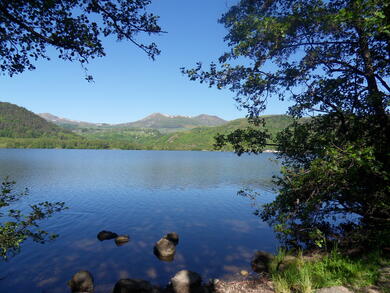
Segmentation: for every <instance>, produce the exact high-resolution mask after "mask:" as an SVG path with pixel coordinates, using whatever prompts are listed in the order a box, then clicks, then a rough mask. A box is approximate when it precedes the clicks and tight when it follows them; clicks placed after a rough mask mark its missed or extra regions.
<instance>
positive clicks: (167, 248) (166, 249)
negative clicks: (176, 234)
mask: <svg viewBox="0 0 390 293" xmlns="http://www.w3.org/2000/svg"><path fill="white" fill-rule="evenodd" d="M154 248H155V254H158V255H159V256H162V257H166V256H172V255H174V254H175V252H176V245H175V244H174V243H173V242H172V241H170V240H168V239H165V238H161V239H160V240H159V241H157V242H156V244H155V245H154Z"/></svg>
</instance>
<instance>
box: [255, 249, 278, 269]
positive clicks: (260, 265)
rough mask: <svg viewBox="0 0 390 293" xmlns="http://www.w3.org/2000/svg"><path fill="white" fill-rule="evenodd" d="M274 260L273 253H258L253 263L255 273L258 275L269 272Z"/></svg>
mask: <svg viewBox="0 0 390 293" xmlns="http://www.w3.org/2000/svg"><path fill="white" fill-rule="evenodd" d="M273 259H274V256H273V255H272V254H271V253H268V252H266V251H261V250H259V251H256V253H255V254H254V256H253V258H252V261H251V266H252V269H253V271H255V272H256V273H262V272H268V271H269V265H270V264H271V262H272V260H273Z"/></svg>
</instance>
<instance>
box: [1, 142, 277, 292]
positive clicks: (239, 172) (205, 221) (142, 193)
mask: <svg viewBox="0 0 390 293" xmlns="http://www.w3.org/2000/svg"><path fill="white" fill-rule="evenodd" d="M279 169H280V164H279V162H278V161H277V160H276V156H275V155H274V154H269V153H265V154H262V155H259V156H249V155H243V156H241V157H238V156H236V155H235V154H233V153H223V152H184V151H119V150H118V151H116V150H40V149H0V176H1V178H3V177H4V176H10V178H11V179H12V180H15V181H16V182H17V184H16V187H17V189H19V190H22V189H23V188H25V187H27V188H28V189H29V191H30V193H29V196H28V197H27V198H25V199H23V200H22V201H20V202H18V203H16V204H15V205H14V206H15V208H20V209H25V208H26V206H28V204H31V203H36V202H42V201H46V200H47V201H65V202H66V205H67V206H68V207H69V209H68V210H66V211H63V212H61V213H58V214H55V215H54V216H53V217H52V218H50V219H48V220H46V221H44V222H42V228H43V229H45V230H47V231H50V232H55V233H58V234H59V235H60V236H59V238H58V239H56V240H55V241H53V242H49V243H46V244H38V243H33V242H30V241H27V242H25V243H23V246H22V250H21V253H19V254H18V255H17V256H15V257H13V258H12V259H10V260H9V261H8V262H6V263H4V262H3V263H0V278H2V279H1V280H0V292H2V293H8V292H9V293H11V292H12V293H18V292H21V293H22V292H23V293H25V292H55V293H56V292H69V288H68V287H67V285H66V282H67V281H68V280H69V279H70V278H71V276H72V275H73V274H74V273H76V272H77V271H79V270H82V269H83V270H89V271H90V272H91V273H92V274H93V276H94V278H95V285H96V291H95V292H111V291H110V290H111V289H112V288H113V286H114V284H115V282H116V281H117V280H119V279H120V278H128V277H130V278H140V279H145V280H148V281H151V282H152V283H153V284H157V285H166V284H167V283H168V281H169V279H170V278H171V277H173V276H174V275H175V273H176V272H177V271H179V270H181V269H189V270H192V271H195V272H198V273H199V274H201V275H202V278H203V280H205V281H207V280H208V279H210V278H230V277H232V276H237V275H238V273H239V271H240V270H241V269H245V270H248V271H250V259H251V257H252V255H253V253H254V252H255V250H266V251H269V252H275V250H276V248H277V246H278V242H277V240H276V238H275V235H274V233H273V232H272V230H271V229H270V228H269V227H268V225H267V224H266V223H263V222H262V221H261V220H260V219H259V218H258V217H256V216H255V215H253V212H254V209H255V208H254V207H253V205H252V202H251V201H250V200H249V199H247V198H243V197H241V196H238V195H237V191H239V190H240V189H242V188H251V189H254V190H256V191H258V192H260V195H261V197H259V199H258V202H259V203H262V202H267V201H270V200H272V199H273V197H274V192H273V185H272V182H271V179H272V176H273V175H277V174H278V172H279ZM101 230H109V231H113V232H116V233H118V234H128V235H129V236H130V238H131V241H130V242H129V243H127V244H125V245H123V246H120V247H117V246H116V245H115V243H114V241H113V240H107V241H99V240H98V239H97V237H96V235H97V233H98V232H99V231H101ZM172 231H174V232H177V233H178V234H179V236H180V241H179V244H178V246H177V249H176V255H175V258H174V260H173V261H172V262H163V261H160V260H159V259H158V258H157V257H156V256H155V255H154V254H153V246H154V243H155V242H156V241H157V240H159V239H160V238H161V237H162V236H163V235H165V234H166V233H168V232H172Z"/></svg>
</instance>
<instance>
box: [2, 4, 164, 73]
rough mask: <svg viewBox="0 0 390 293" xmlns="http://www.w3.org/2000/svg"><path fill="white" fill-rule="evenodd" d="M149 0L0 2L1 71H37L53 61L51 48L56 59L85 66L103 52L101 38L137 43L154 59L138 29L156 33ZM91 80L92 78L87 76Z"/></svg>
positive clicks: (155, 50)
mask: <svg viewBox="0 0 390 293" xmlns="http://www.w3.org/2000/svg"><path fill="white" fill-rule="evenodd" d="M150 2H151V1H150V0H115V1H110V0H71V1H67V0H33V1H31V0H3V1H1V3H0V57H1V61H2V62H1V63H0V69H1V71H3V72H5V73H8V74H9V75H10V76H13V75H14V74H18V73H22V72H23V71H25V70H26V69H28V70H32V69H35V66H34V62H35V61H37V60H38V59H40V58H43V59H47V60H49V59H50V58H49V56H48V53H47V48H48V47H50V46H51V47H54V48H55V49H56V50H57V51H58V52H59V55H58V57H59V58H61V59H63V60H68V61H78V62H80V63H81V64H82V66H83V67H84V69H85V64H86V63H88V62H89V61H90V60H91V59H94V58H96V57H102V56H104V55H105V52H104V48H103V44H102V39H101V38H102V36H104V37H109V36H116V38H117V39H118V40H127V41H130V42H132V43H133V44H135V45H136V46H137V47H139V48H140V49H141V50H143V51H145V53H146V54H147V55H148V56H149V57H151V58H152V59H154V58H155V56H156V55H158V54H159V53H160V51H159V50H158V48H157V46H156V44H155V43H151V44H142V43H140V42H138V41H137V40H136V38H135V37H136V35H137V34H139V33H146V34H149V35H150V34H158V33H161V28H160V27H159V26H158V24H157V20H158V17H157V16H155V15H153V14H151V13H147V12H146V11H145V8H146V6H147V5H149V4H150ZM87 78H88V79H91V76H87Z"/></svg>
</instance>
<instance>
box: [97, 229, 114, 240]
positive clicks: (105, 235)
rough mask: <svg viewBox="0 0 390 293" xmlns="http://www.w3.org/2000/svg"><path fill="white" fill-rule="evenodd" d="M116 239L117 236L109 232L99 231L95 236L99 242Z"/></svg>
mask: <svg viewBox="0 0 390 293" xmlns="http://www.w3.org/2000/svg"><path fill="white" fill-rule="evenodd" d="M116 237H118V234H116V233H114V232H110V231H104V230H103V231H100V232H99V234H98V235H97V238H98V239H99V240H100V241H103V240H110V239H114V238H116Z"/></svg>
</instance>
